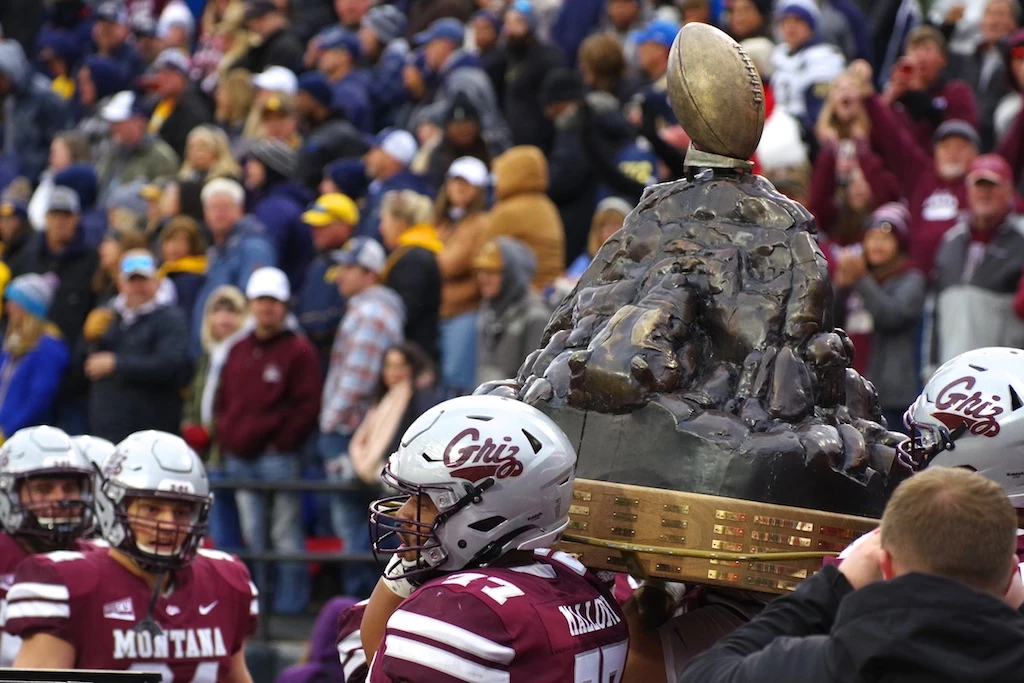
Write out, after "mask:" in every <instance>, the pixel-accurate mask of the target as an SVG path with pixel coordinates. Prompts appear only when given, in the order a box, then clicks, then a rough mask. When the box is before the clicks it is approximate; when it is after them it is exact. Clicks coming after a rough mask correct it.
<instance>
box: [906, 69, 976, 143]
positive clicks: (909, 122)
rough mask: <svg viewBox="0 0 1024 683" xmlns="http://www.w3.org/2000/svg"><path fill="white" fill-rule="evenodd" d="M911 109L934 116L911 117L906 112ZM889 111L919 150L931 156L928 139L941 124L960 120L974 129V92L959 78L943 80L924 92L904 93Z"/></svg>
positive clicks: (921, 114)
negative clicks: (908, 133)
mask: <svg viewBox="0 0 1024 683" xmlns="http://www.w3.org/2000/svg"><path fill="white" fill-rule="evenodd" d="M911 98H913V99H911ZM913 108H917V109H930V110H932V111H934V112H935V113H936V114H938V116H935V117H932V116H928V115H927V114H926V113H925V112H924V111H920V112H919V113H918V116H916V117H913V116H911V113H910V110H911V109H913ZM892 109H893V112H895V114H896V117H897V118H898V119H899V122H900V123H901V124H903V126H904V128H906V129H907V130H909V131H910V132H911V134H912V135H913V136H914V139H915V140H916V141H917V144H918V146H919V147H920V148H921V151H923V152H925V153H926V154H927V155H928V156H931V154H932V147H933V146H934V143H933V142H932V136H933V135H934V134H935V129H936V128H938V124H939V123H941V122H942V121H949V120H951V119H960V120H961V121H966V122H967V123H969V124H971V125H972V126H974V127H975V128H977V127H978V105H977V103H976V102H975V101H974V91H973V90H972V89H971V86H970V85H969V84H968V83H965V82H964V81H961V80H959V79H955V80H951V81H943V82H941V83H939V84H938V85H937V86H935V87H934V88H932V89H931V90H929V91H927V92H920V93H907V94H906V95H904V96H903V98H902V99H901V100H900V101H898V102H895V103H893V107H892Z"/></svg>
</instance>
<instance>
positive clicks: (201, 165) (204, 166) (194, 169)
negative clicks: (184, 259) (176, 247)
mask: <svg viewBox="0 0 1024 683" xmlns="http://www.w3.org/2000/svg"><path fill="white" fill-rule="evenodd" d="M241 177H242V168H241V166H239V165H238V162H237V161H235V159H234V157H233V156H232V154H231V142H230V141H229V140H228V136H227V133H225V132H224V131H223V130H221V129H220V128H217V127H216V126H210V125H203V126H196V127H195V128H193V129H192V131H191V132H190V133H189V134H188V139H187V141H186V142H185V161H184V162H183V163H182V164H181V169H180V170H179V171H178V188H177V193H178V209H179V211H180V212H181V213H184V214H186V215H188V216H191V217H192V218H194V219H196V220H197V221H199V220H202V218H203V204H202V202H201V201H200V199H199V194H200V193H201V192H202V191H203V185H205V184H206V183H207V182H208V181H210V180H213V179H214V178H234V179H235V180H239V179H241Z"/></svg>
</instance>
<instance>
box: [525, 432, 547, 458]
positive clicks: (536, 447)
mask: <svg viewBox="0 0 1024 683" xmlns="http://www.w3.org/2000/svg"><path fill="white" fill-rule="evenodd" d="M523 435H524V436H525V437H526V440H527V441H529V442H530V448H532V449H533V452H534V454H537V453H540V449H541V448H543V447H544V446H543V444H541V442H540V439H538V438H537V437H535V436H534V435H533V434H531V433H530V432H528V431H526V430H525V429H524V430H523Z"/></svg>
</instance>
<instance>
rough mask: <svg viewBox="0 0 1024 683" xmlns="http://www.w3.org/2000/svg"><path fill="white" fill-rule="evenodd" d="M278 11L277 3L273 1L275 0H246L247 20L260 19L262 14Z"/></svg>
mask: <svg viewBox="0 0 1024 683" xmlns="http://www.w3.org/2000/svg"><path fill="white" fill-rule="evenodd" d="M276 11H278V10H277V5H275V4H274V3H273V0H246V3H245V21H250V20H252V19H259V18H260V17H262V16H265V15H267V14H270V13H271V12H276Z"/></svg>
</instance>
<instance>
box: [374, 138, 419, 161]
mask: <svg viewBox="0 0 1024 683" xmlns="http://www.w3.org/2000/svg"><path fill="white" fill-rule="evenodd" d="M373 146H374V147H380V148H381V149H382V150H383V151H384V153H385V154H387V155H388V156H389V157H391V158H392V159H394V160H395V161H397V162H398V163H400V164H402V165H403V166H408V165H409V164H411V163H412V160H413V158H414V157H415V156H416V152H417V151H418V150H419V145H417V144H416V138H414V137H413V136H412V133H410V132H409V131H406V130H395V129H385V130H383V131H381V133H380V135H378V136H377V138H376V140H374V144H373Z"/></svg>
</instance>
